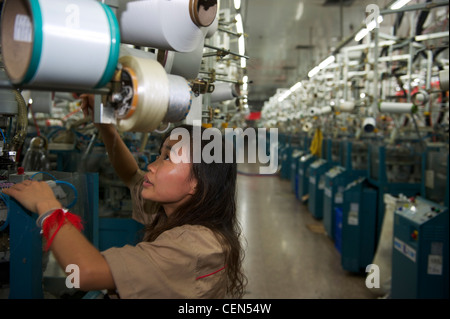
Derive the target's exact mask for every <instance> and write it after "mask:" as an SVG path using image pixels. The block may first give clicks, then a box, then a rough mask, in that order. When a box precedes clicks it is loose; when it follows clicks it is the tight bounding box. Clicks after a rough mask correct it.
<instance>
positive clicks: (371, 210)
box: [279, 135, 449, 298]
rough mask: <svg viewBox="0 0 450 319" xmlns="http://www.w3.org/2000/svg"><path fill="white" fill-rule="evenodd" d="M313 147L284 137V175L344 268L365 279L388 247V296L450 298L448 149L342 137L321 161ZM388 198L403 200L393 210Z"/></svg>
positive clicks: (331, 142)
mask: <svg viewBox="0 0 450 319" xmlns="http://www.w3.org/2000/svg"><path fill="white" fill-rule="evenodd" d="M310 142H311V137H310V136H306V135H304V136H301V135H300V136H296V137H293V136H282V137H281V138H280V148H279V149H280V158H279V163H280V177H281V178H282V179H288V180H290V181H291V185H292V187H291V188H292V192H293V193H294V194H295V196H296V198H297V199H298V200H299V201H300V202H301V203H302V204H303V205H305V206H307V208H308V211H309V212H310V213H311V214H312V215H313V217H314V218H315V219H317V220H320V221H322V222H323V226H324V229H325V231H326V234H327V236H328V237H329V238H330V239H331V240H332V241H333V242H334V245H335V247H336V249H337V250H338V251H339V253H340V255H341V265H342V268H343V269H344V270H346V271H348V272H351V273H359V274H364V273H365V272H366V267H367V266H368V265H370V264H372V263H373V262H374V260H375V261H378V260H379V256H377V254H382V253H383V252H381V250H382V248H381V247H383V246H384V247H385V246H388V247H390V250H389V251H388V252H389V256H388V259H389V263H391V265H392V266H391V269H389V271H388V273H389V274H391V276H392V279H391V287H390V292H389V296H390V297H391V298H448V268H449V266H448V252H449V247H448V234H449V232H448V197H449V186H448V181H449V169H448V166H449V151H448V143H431V142H428V143H424V142H422V141H417V140H416V139H414V138H402V139H398V140H397V141H396V143H395V144H389V143H384V141H382V140H379V139H376V138H374V137H362V138H360V139H355V138H351V137H348V136H342V137H335V138H324V139H323V143H322V152H321V156H320V157H319V156H317V155H313V154H311V152H310V150H309V146H310ZM386 196H391V197H393V198H401V199H402V200H400V199H399V200H398V202H397V204H396V205H394V207H393V208H392V207H390V206H389V207H388V206H387V205H386V203H385V198H386ZM385 215H387V216H386V217H385ZM391 220H392V225H390V224H389V223H388V225H386V224H387V221H391ZM383 227H384V228H385V229H384V232H383ZM391 229H392V230H391ZM389 233H390V234H389ZM386 234H388V235H386Z"/></svg>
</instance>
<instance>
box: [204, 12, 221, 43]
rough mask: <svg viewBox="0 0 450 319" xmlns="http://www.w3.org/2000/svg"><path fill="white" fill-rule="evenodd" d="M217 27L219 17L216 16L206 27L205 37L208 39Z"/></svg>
mask: <svg viewBox="0 0 450 319" xmlns="http://www.w3.org/2000/svg"><path fill="white" fill-rule="evenodd" d="M218 29H219V18H218V17H216V18H215V19H214V22H213V23H211V25H210V26H209V27H208V29H207V32H206V38H207V39H210V38H212V37H213V36H214V34H216V32H217V30H218Z"/></svg>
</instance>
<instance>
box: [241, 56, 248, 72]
mask: <svg viewBox="0 0 450 319" xmlns="http://www.w3.org/2000/svg"><path fill="white" fill-rule="evenodd" d="M246 67H247V59H246V58H241V68H243V69H245V68H246Z"/></svg>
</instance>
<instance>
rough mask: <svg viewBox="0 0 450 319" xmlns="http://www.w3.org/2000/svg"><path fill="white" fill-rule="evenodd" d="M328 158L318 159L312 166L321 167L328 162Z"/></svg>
mask: <svg viewBox="0 0 450 319" xmlns="http://www.w3.org/2000/svg"><path fill="white" fill-rule="evenodd" d="M326 162H327V161H326V160H324V159H323V158H319V159H318V160H316V161H314V163H312V164H311V168H319V167H320V166H322V165H324V164H326Z"/></svg>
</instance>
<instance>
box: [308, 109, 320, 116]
mask: <svg viewBox="0 0 450 319" xmlns="http://www.w3.org/2000/svg"><path fill="white" fill-rule="evenodd" d="M307 114H308V115H309V116H316V115H320V109H319V108H318V107H310V108H309V109H308V111H307Z"/></svg>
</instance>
